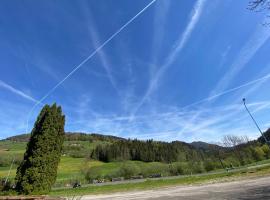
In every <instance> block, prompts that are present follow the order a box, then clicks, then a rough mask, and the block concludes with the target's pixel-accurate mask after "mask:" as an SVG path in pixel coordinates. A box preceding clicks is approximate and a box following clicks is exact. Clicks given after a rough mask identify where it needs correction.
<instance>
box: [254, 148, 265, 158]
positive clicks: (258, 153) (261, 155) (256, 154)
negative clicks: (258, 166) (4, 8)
mask: <svg viewBox="0 0 270 200" xmlns="http://www.w3.org/2000/svg"><path fill="white" fill-rule="evenodd" d="M264 156H265V153H264V151H263V150H262V148H260V147H255V148H254V149H253V157H254V158H255V160H256V161H261V160H263V159H264Z"/></svg>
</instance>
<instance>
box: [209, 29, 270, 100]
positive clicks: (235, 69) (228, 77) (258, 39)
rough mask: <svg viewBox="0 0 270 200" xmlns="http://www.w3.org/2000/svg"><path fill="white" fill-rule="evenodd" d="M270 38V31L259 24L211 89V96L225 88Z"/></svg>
mask: <svg viewBox="0 0 270 200" xmlns="http://www.w3.org/2000/svg"><path fill="white" fill-rule="evenodd" d="M269 38H270V31H269V30H268V29H267V28H265V27H262V26H261V24H260V25H258V27H257V28H256V30H255V32H254V34H253V35H252V36H251V37H250V39H249V40H248V41H247V42H246V44H245V45H244V46H243V47H242V49H241V50H240V52H239V55H238V56H237V58H236V59H235V60H234V62H233V64H232V65H231V67H230V68H229V69H228V72H227V73H226V74H225V75H224V76H223V77H222V78H221V80H220V81H219V82H218V84H217V86H216V87H215V88H214V89H213V90H212V91H211V93H210V96H213V95H215V94H216V93H219V92H220V91H223V90H225V89H226V88H227V87H228V86H229V84H230V83H231V81H232V80H233V79H234V78H235V77H236V76H237V74H239V72H241V71H242V70H243V68H244V67H245V66H246V65H247V64H248V62H249V61H250V60H251V59H252V58H253V57H254V56H255V54H256V53H257V52H258V50H259V49H260V48H261V47H262V46H263V45H264V44H265V43H266V42H267V40H268V39H269Z"/></svg>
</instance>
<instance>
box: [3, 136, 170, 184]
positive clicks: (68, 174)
mask: <svg viewBox="0 0 270 200" xmlns="http://www.w3.org/2000/svg"><path fill="white" fill-rule="evenodd" d="M74 144H76V146H75V147H78V146H80V147H81V148H82V149H83V151H80V152H84V151H85V152H87V151H88V152H90V150H91V149H93V148H94V147H95V146H96V145H97V143H95V144H91V143H89V142H87V141H79V142H78V141H76V142H72V141H66V142H65V144H64V146H65V147H66V146H70V145H74ZM25 147H26V143H25V142H11V141H0V158H1V159H7V160H8V165H7V166H1V165H0V178H5V177H6V176H7V174H8V172H9V167H10V164H11V162H12V159H13V158H14V157H16V158H18V159H21V158H22V157H23V153H24V151H25ZM75 149H76V148H75ZM125 163H126V164H133V165H136V166H138V167H139V168H141V169H150V168H151V169H155V168H157V167H159V168H165V167H166V166H168V164H165V163H157V162H153V163H144V162H141V161H126V162H110V163H104V162H100V161H94V160H87V159H85V158H76V157H71V156H69V155H63V156H62V157H61V161H60V164H59V166H58V175H57V181H56V184H55V186H56V187H60V186H63V185H65V184H68V183H74V182H75V181H77V180H78V181H80V182H81V183H83V184H85V183H87V181H86V180H85V174H84V172H85V170H87V169H94V170H95V172H97V173H98V174H100V175H101V176H104V175H106V174H110V173H113V172H114V171H116V170H117V169H119V168H120V166H122V165H123V164H125ZM16 168H17V165H16V164H15V165H13V167H12V170H11V173H10V180H13V179H14V177H15V175H16ZM153 173H154V172H153ZM164 175H166V174H164Z"/></svg>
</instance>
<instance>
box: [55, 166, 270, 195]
mask: <svg viewBox="0 0 270 200" xmlns="http://www.w3.org/2000/svg"><path fill="white" fill-rule="evenodd" d="M265 175H270V168H269V166H268V167H262V168H257V169H252V170H242V171H238V172H224V173H221V174H208V175H203V176H195V175H194V176H189V177H183V178H181V177H179V178H175V179H159V180H146V181H145V182H140V183H124V184H116V185H101V186H98V185H91V186H88V187H82V188H76V189H59V190H53V191H52V192H51V193H50V195H52V196H81V195H87V194H104V193H113V192H124V191H131V190H147V189H154V188H162V187H167V186H176V185H190V184H201V183H213V182H224V181H232V180H235V179H237V180H239V178H251V177H260V176H265Z"/></svg>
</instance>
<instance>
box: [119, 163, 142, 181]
mask: <svg viewBox="0 0 270 200" xmlns="http://www.w3.org/2000/svg"><path fill="white" fill-rule="evenodd" d="M138 174H140V168H139V167H138V166H137V165H134V164H127V163H125V164H123V165H122V166H121V167H120V169H119V171H118V175H119V177H125V178H127V179H129V178H131V177H132V176H136V175H138Z"/></svg>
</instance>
